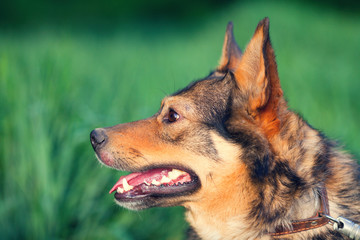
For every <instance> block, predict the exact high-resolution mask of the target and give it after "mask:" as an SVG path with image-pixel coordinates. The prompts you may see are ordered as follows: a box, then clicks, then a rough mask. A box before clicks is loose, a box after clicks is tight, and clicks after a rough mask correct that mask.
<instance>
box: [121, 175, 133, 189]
mask: <svg viewBox="0 0 360 240" xmlns="http://www.w3.org/2000/svg"><path fill="white" fill-rule="evenodd" d="M123 188H124V190H125V191H129V190H131V189H133V188H134V187H133V186H131V185H129V184H128V182H127V181H126V179H125V178H124V179H123Z"/></svg>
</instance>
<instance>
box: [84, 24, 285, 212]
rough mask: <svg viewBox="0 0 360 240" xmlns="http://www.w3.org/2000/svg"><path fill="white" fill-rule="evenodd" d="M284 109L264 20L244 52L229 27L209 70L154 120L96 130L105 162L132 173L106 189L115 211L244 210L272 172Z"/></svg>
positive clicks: (100, 155)
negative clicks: (221, 206) (200, 204)
mask: <svg viewBox="0 0 360 240" xmlns="http://www.w3.org/2000/svg"><path fill="white" fill-rule="evenodd" d="M285 109H286V104H285V101H284V100H283V94H282V90H281V88H280V82H279V78H278V73H277V66H276V62H275V56H274V52H273V48H272V46H271V43H270V39H269V20H268V19H267V18H265V19H264V20H262V21H260V23H259V24H258V26H257V28H256V30H255V34H254V36H253V37H252V39H251V40H250V42H249V44H248V46H247V48H246V50H245V52H244V53H242V52H241V51H240V49H239V47H238V45H237V44H236V42H235V40H234V36H233V31H232V24H231V23H229V25H228V27H227V30H226V34H225V41H224V45H223V51H222V56H221V59H220V63H219V66H218V68H217V69H216V70H215V71H214V72H212V73H211V74H210V75H209V76H207V77H206V78H204V79H201V80H199V81H196V82H194V83H192V84H190V85H189V86H187V87H186V88H184V89H182V90H180V91H178V92H176V93H174V94H173V95H171V96H168V97H165V98H164V99H163V101H162V103H161V107H160V109H159V111H158V112H157V113H156V114H155V115H154V116H152V117H150V118H147V119H144V120H140V121H136V122H131V123H125V124H119V125H116V126H113V127H108V128H98V129H95V130H94V131H92V133H91V136H90V138H91V143H92V146H93V148H94V150H95V152H96V155H97V157H98V158H99V160H100V161H101V162H102V163H103V164H105V165H107V166H109V167H112V168H115V169H118V170H124V171H131V172H134V173H132V174H130V175H128V176H124V177H121V178H120V179H119V181H118V182H117V183H116V184H115V186H114V187H113V189H112V190H111V192H114V191H116V193H115V199H116V202H117V203H118V204H120V205H121V206H124V207H126V208H129V209H135V210H138V209H143V208H148V207H154V206H174V205H186V204H187V203H191V202H197V201H201V200H202V199H208V200H209V199H218V200H217V201H221V199H222V196H224V197H226V196H229V195H232V196H231V198H232V199H234V198H237V201H240V202H242V203H243V204H242V206H244V207H246V204H247V203H249V202H250V201H251V200H250V199H251V198H252V197H254V196H255V195H254V193H253V189H252V188H253V187H252V185H253V184H254V183H256V182H259V181H262V179H263V178H264V177H265V176H266V175H267V173H268V171H269V168H270V167H271V161H270V159H271V154H272V153H271V152H272V150H271V144H270V142H271V139H272V138H273V137H274V136H275V135H276V134H278V133H279V124H280V118H281V115H282V114H285V113H284V111H285ZM219 186H223V187H219ZM240 188H241V191H239V189H240Z"/></svg>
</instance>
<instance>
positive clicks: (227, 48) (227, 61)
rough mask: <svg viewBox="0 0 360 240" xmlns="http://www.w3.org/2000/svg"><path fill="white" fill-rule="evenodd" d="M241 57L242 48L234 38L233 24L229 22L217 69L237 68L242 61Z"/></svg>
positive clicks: (224, 70) (222, 70)
mask: <svg viewBox="0 0 360 240" xmlns="http://www.w3.org/2000/svg"><path fill="white" fill-rule="evenodd" d="M240 58H241V50H240V48H239V46H238V45H237V43H236V41H235V38H234V33H233V24H232V22H229V23H228V25H227V28H226V33H225V39H224V45H223V49H222V54H221V58H220V62H219V66H218V68H217V70H218V71H220V72H227V71H228V70H233V69H235V68H236V66H237V65H238V64H239V62H240Z"/></svg>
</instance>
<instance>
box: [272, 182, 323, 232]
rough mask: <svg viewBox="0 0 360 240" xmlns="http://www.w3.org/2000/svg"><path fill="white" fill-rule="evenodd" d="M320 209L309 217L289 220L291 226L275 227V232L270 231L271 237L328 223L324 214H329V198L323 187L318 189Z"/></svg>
mask: <svg viewBox="0 0 360 240" xmlns="http://www.w3.org/2000/svg"><path fill="white" fill-rule="evenodd" d="M319 198H320V210H319V211H317V213H316V214H315V215H314V216H313V217H310V218H306V219H301V220H294V221H291V225H290V226H291V228H290V229H287V228H284V227H277V228H276V229H275V232H272V233H270V235H271V236H272V237H275V238H276V237H280V236H283V235H288V234H293V233H298V232H302V231H307V230H310V229H314V228H319V227H322V226H324V225H326V224H328V223H329V220H328V219H327V218H326V217H325V216H324V215H330V211H329V200H328V197H327V192H326V188H325V187H321V188H320V189H319Z"/></svg>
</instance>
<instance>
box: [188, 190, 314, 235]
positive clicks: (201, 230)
mask: <svg viewBox="0 0 360 240" xmlns="http://www.w3.org/2000/svg"><path fill="white" fill-rule="evenodd" d="M226 191H227V193H228V194H231V193H230V192H231V190H230V189H226ZM243 193H244V194H247V193H246V190H245V191H244V192H243ZM233 196H237V197H236V198H227V197H221V196H214V198H213V199H208V200H209V201H207V204H200V201H199V202H194V203H191V204H188V205H187V206H186V208H187V212H186V217H187V220H188V222H189V223H190V225H191V226H192V227H193V228H194V230H195V231H196V232H197V234H198V235H199V236H200V237H201V239H204V240H206V239H209V240H214V239H250V240H251V239H270V235H268V234H267V233H269V232H272V231H273V230H274V229H275V228H276V227H278V226H289V225H290V221H292V220H300V219H304V218H308V217H311V216H313V215H314V213H315V212H316V211H317V210H318V209H319V199H318V195H317V194H316V192H315V191H309V192H308V193H307V194H304V196H302V197H301V198H299V199H298V200H296V201H294V203H293V206H292V207H291V209H290V210H289V215H290V216H289V218H288V219H283V220H282V221H278V222H274V225H273V226H272V227H271V226H268V227H269V228H270V229H265V228H264V226H263V225H261V224H257V223H256V220H253V219H250V218H249V212H250V211H252V209H251V207H250V206H243V205H242V203H241V201H242V199H241V196H240V195H239V194H238V193H234V194H233ZM234 202H238V203H237V204H236V203H234ZM245 205H246V204H245ZM219 222H220V223H221V224H219Z"/></svg>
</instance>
